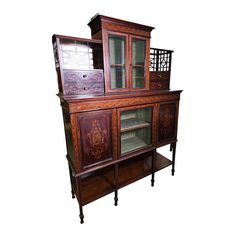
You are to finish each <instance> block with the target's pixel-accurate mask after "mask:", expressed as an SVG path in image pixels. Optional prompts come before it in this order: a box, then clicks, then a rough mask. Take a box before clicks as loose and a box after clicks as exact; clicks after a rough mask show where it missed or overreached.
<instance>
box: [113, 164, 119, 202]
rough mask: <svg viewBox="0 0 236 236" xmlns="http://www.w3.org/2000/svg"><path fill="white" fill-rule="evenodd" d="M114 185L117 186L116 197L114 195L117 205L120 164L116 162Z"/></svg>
mask: <svg viewBox="0 0 236 236" xmlns="http://www.w3.org/2000/svg"><path fill="white" fill-rule="evenodd" d="M114 168H115V169H114V186H115V197H114V200H115V203H114V205H115V206H117V205H118V189H117V188H118V186H117V183H118V164H115V166H114Z"/></svg>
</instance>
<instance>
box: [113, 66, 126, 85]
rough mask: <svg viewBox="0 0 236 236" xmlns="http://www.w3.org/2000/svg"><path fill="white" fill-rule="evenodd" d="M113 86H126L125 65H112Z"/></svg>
mask: <svg viewBox="0 0 236 236" xmlns="http://www.w3.org/2000/svg"><path fill="white" fill-rule="evenodd" d="M110 77H111V88H112V89H116V88H125V68H124V67H111V68H110Z"/></svg>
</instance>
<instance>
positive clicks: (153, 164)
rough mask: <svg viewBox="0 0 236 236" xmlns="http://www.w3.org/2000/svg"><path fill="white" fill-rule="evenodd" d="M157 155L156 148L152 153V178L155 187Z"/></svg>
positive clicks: (152, 184)
mask: <svg viewBox="0 0 236 236" xmlns="http://www.w3.org/2000/svg"><path fill="white" fill-rule="evenodd" d="M155 157H156V150H155V151H153V153H152V179H151V186H152V187H154V182H155Z"/></svg>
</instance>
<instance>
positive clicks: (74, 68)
mask: <svg viewBox="0 0 236 236" xmlns="http://www.w3.org/2000/svg"><path fill="white" fill-rule="evenodd" d="M88 25H89V27H90V28H91V34H92V39H83V38H76V37H70V36H62V35H53V38H52V42H53V50H54V57H55V65H56V71H57V77H58V87H59V94H58V96H59V98H60V102H61V106H62V113H63V118H64V128H65V136H66V146H67V155H66V157H67V160H68V163H69V173H70V181H71V193H72V198H75V197H76V198H77V200H78V203H79V208H80V220H81V223H83V222H84V214H83V206H84V205H86V204H88V203H90V202H92V201H94V200H96V199H98V198H101V197H102V196H105V195H107V194H110V193H112V192H114V201H115V205H117V204H118V190H119V189H120V188H122V187H124V186H126V185H128V184H131V183H133V182H134V181H137V180H139V179H141V178H143V177H146V176H148V175H151V185H152V186H154V174H155V172H157V171H159V170H161V169H163V168H165V167H168V166H172V175H174V172H175V152H176V142H177V124H178V107H179V100H180V93H181V90H170V72H171V57H172V52H173V51H170V50H163V49H157V48H150V34H151V31H152V30H153V29H154V28H153V27H149V26H145V25H141V24H136V23H132V22H127V21H123V20H119V19H115V18H111V17H107V16H102V15H96V16H95V17H94V18H92V19H91V21H90V22H89V24H88ZM164 145H170V151H172V159H171V160H169V159H167V158H166V157H164V156H163V155H161V154H160V153H158V152H157V149H158V148H159V147H161V146H164Z"/></svg>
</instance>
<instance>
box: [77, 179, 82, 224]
mask: <svg viewBox="0 0 236 236" xmlns="http://www.w3.org/2000/svg"><path fill="white" fill-rule="evenodd" d="M75 183H76V192H77V199H78V202H79V217H80V223H81V224H83V223H84V213H83V204H82V196H81V178H80V177H76V178H75Z"/></svg>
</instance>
